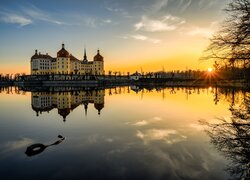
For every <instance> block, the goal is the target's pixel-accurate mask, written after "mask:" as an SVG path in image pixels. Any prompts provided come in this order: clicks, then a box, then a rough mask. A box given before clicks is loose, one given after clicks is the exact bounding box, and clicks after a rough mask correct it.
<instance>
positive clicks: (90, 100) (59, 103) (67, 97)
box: [31, 90, 105, 121]
mask: <svg viewBox="0 0 250 180" xmlns="http://www.w3.org/2000/svg"><path fill="white" fill-rule="evenodd" d="M104 96H105V90H94V91H71V92H32V93H31V104H32V109H33V110H34V111H35V112H36V115H37V116H39V114H42V113H43V112H49V111H51V110H52V109H54V108H56V109H58V114H60V115H61V116H62V117H63V121H65V120H66V117H67V116H68V115H69V114H70V112H71V111H73V110H74V109H75V108H76V107H78V106H79V105H84V110H85V115H87V112H88V105H89V104H94V107H95V109H96V110H97V113H98V114H99V115H100V114H101V110H102V109H103V108H104Z"/></svg>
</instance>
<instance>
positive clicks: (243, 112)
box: [202, 94, 250, 179]
mask: <svg viewBox="0 0 250 180" xmlns="http://www.w3.org/2000/svg"><path fill="white" fill-rule="evenodd" d="M230 111H231V112H232V117H231V118H230V119H229V120H226V119H218V122H217V123H209V122H207V121H202V124H203V125H206V128H205V131H206V132H207V134H208V135H209V137H210V141H211V143H212V144H213V145H214V146H215V147H216V149H218V151H220V152H222V154H223V155H224V156H225V157H226V158H227V159H229V160H230V162H231V163H230V164H229V165H228V167H227V170H228V172H229V173H230V175H231V178H232V179H249V178H250V94H247V95H246V96H245V97H244V99H243V103H242V104H241V105H240V106H239V107H238V108H236V106H231V107H230Z"/></svg>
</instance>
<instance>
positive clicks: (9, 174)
mask: <svg viewBox="0 0 250 180" xmlns="http://www.w3.org/2000/svg"><path fill="white" fill-rule="evenodd" d="M0 90H1V91H0V114H1V118H0V135H1V136H0V147H1V149H0V164H1V168H0V178H1V179H229V178H233V179H237V178H242V177H245V178H246V177H249V166H250V165H249V162H250V161H249V157H248V155H249V153H250V145H249V137H250V132H249V131H250V130H249V129H250V128H249V109H250V103H249V96H250V93H249V92H248V91H243V90H241V89H225V88H224V89H222V88H215V87H204V88H199V87H192V88H191V87H187V88H185V87H137V86H125V87H112V88H84V89H74V88H60V87H57V88H50V89H46V90H41V89H39V88H29V89H25V90H24V89H21V88H18V87H3V88H1V89H0ZM247 105H249V106H247ZM244 108H245V109H246V112H245V111H244V112H242V111H243V110H245V109H244ZM247 108H248V109H247ZM247 110H248V112H247ZM244 113H245V114H244ZM244 115H246V116H244ZM242 122H244V123H242Z"/></svg>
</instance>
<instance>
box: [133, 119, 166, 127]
mask: <svg viewBox="0 0 250 180" xmlns="http://www.w3.org/2000/svg"><path fill="white" fill-rule="evenodd" d="M161 120H162V118H161V117H153V118H151V119H147V120H140V121H137V122H136V123H134V124H132V125H134V126H145V125H148V124H152V123H155V122H158V121H161Z"/></svg>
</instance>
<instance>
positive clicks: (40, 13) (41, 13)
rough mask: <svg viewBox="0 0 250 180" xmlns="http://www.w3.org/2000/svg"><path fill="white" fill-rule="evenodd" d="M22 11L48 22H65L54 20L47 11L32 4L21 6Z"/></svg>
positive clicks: (58, 23)
mask: <svg viewBox="0 0 250 180" xmlns="http://www.w3.org/2000/svg"><path fill="white" fill-rule="evenodd" d="M22 9H23V12H24V13H25V14H26V15H27V16H29V17H30V18H32V19H34V20H40V21H46V22H49V23H53V24H57V25H62V24H66V23H64V22H62V21H59V20H56V19H54V18H53V17H51V15H50V14H49V13H48V12H45V11H42V10H41V9H39V8H37V7H36V6H34V5H32V6H30V7H25V8H22Z"/></svg>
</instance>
